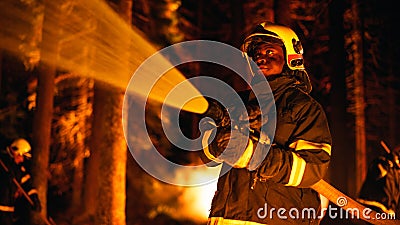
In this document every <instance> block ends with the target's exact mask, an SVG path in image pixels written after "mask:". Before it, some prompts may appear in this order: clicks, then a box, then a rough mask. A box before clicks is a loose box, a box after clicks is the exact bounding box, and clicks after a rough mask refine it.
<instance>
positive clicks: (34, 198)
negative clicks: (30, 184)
mask: <svg viewBox="0 0 400 225" xmlns="http://www.w3.org/2000/svg"><path fill="white" fill-rule="evenodd" d="M30 197H31V200H32V202H33V205H32V210H34V211H36V212H40V211H41V210H42V205H41V204H40V200H39V196H38V195H37V194H32V195H30Z"/></svg>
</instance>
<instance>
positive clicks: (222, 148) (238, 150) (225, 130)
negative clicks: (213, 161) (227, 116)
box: [210, 127, 252, 168]
mask: <svg viewBox="0 0 400 225" xmlns="http://www.w3.org/2000/svg"><path fill="white" fill-rule="evenodd" d="M248 141H249V139H248V136H246V135H245V134H243V133H242V132H240V131H239V130H237V129H232V130H231V128H230V127H221V128H218V130H217V134H216V137H215V140H214V141H213V143H212V144H211V147H210V153H211V154H212V155H213V156H214V157H216V158H218V159H219V160H221V161H224V162H225V163H227V164H229V165H230V166H233V167H238V168H244V167H246V164H245V165H243V164H240V162H238V160H239V159H240V158H241V157H242V156H243V155H244V154H245V152H246V147H247V144H248ZM250 151H252V149H250ZM249 154H250V156H251V154H252V152H250V153H249Z"/></svg>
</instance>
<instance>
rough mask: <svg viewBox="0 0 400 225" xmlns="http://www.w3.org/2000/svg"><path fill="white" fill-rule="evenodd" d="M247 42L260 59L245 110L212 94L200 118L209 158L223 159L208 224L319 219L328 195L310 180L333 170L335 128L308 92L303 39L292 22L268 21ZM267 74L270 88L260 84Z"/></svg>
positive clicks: (248, 52) (246, 49)
mask: <svg viewBox="0 0 400 225" xmlns="http://www.w3.org/2000/svg"><path fill="white" fill-rule="evenodd" d="M241 49H242V51H243V53H244V56H245V57H246V59H247V60H249V62H251V60H253V61H254V62H255V64H254V65H256V67H252V66H250V69H251V71H252V73H253V78H252V90H247V91H241V92H239V93H238V94H239V96H240V97H241V101H242V102H243V103H244V105H245V108H246V109H245V110H246V112H247V114H246V113H245V112H244V111H243V110H242V111H241V110H240V109H239V108H240V107H237V105H229V104H225V106H226V107H223V106H222V105H221V104H220V103H219V102H216V101H213V100H212V99H208V101H209V103H210V106H209V108H208V110H207V111H206V113H205V114H204V116H205V118H204V119H202V120H201V124H200V125H201V126H200V130H201V131H202V144H203V152H204V157H206V162H207V163H211V164H214V165H215V163H222V169H221V175H220V178H219V180H218V184H217V191H216V193H215V195H214V197H213V200H212V203H211V210H210V214H209V219H208V225H217V224H218V225H223V224H226V225H228V224H235V225H245V224H246V225H261V224H304V225H305V224H319V222H320V219H321V216H320V215H318V213H321V210H320V209H321V198H322V196H320V195H319V194H318V193H317V192H316V191H314V190H312V189H311V188H310V186H311V185H313V184H315V183H316V182H317V181H319V180H321V179H322V178H323V177H324V174H325V173H326V171H327V168H328V164H329V162H330V156H331V134H330V130H329V126H328V122H327V118H326V115H325V112H324V110H323V108H322V106H321V105H320V104H319V103H317V101H316V100H314V99H313V98H312V97H311V96H310V92H311V88H312V87H311V83H310V80H309V77H308V75H307V72H306V70H305V68H304V61H303V49H302V45H301V42H300V40H299V38H298V37H297V35H296V34H295V32H294V31H293V30H291V29H290V28H288V27H285V26H282V25H278V24H273V23H268V22H264V23H261V24H259V25H257V26H256V27H255V29H254V30H253V32H252V33H251V34H249V35H248V36H247V37H246V38H245V40H244V43H243V45H242V47H241ZM252 64H253V63H249V65H252ZM262 82H268V84H269V86H270V88H271V91H272V93H271V92H268V90H264V91H265V93H263V90H261V92H257V93H256V92H255V90H257V88H258V87H262V86H263V85H262ZM260 85H261V86H260ZM227 99H229V97H228V98H227ZM271 103H274V104H271ZM245 120H247V121H248V123H247V124H246V122H245ZM242 124H246V125H245V126H244V127H243V126H242ZM275 125H276V129H274V128H275ZM244 131H247V132H248V133H246V132H244ZM246 134H250V135H246ZM212 137H215V138H214V139H212ZM243 143H244V145H243ZM240 146H242V147H243V146H244V148H240ZM211 164H208V165H211ZM303 209H305V210H307V212H311V213H310V214H309V215H304V214H302V210H303ZM303 211H304V210H303ZM312 211H314V213H312ZM306 214H307V213H306Z"/></svg>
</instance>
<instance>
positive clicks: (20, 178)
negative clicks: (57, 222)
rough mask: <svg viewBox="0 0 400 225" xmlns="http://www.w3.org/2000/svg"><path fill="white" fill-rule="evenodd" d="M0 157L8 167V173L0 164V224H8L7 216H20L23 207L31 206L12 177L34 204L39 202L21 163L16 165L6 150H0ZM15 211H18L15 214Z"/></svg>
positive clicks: (27, 173) (28, 175)
mask: <svg viewBox="0 0 400 225" xmlns="http://www.w3.org/2000/svg"><path fill="white" fill-rule="evenodd" d="M0 159H1V160H2V162H3V163H4V165H5V166H6V168H7V169H8V173H7V172H6V171H5V169H4V168H3V167H2V166H0V224H1V223H4V224H8V223H7V222H4V221H3V220H5V221H8V220H9V218H12V217H15V218H16V217H17V216H21V215H20V214H21V213H22V212H21V211H22V210H24V208H26V207H27V208H29V209H30V208H31V206H30V205H29V203H28V202H27V201H26V199H25V198H24V196H23V195H22V194H21V193H20V192H19V191H18V188H17V186H16V185H15V184H14V182H13V178H15V179H16V181H17V182H19V184H20V185H21V187H22V188H23V189H24V190H25V192H26V193H27V194H28V195H29V196H30V197H31V199H32V200H33V201H34V203H35V204H39V206H38V207H40V203H39V202H38V196H37V190H36V189H35V188H33V187H32V178H31V175H30V174H29V171H27V169H26V168H25V167H24V166H23V165H17V164H15V163H14V161H13V159H12V158H11V157H10V155H9V154H8V153H7V152H5V151H4V152H3V151H2V152H0ZM16 211H18V213H17V214H15V213H16Z"/></svg>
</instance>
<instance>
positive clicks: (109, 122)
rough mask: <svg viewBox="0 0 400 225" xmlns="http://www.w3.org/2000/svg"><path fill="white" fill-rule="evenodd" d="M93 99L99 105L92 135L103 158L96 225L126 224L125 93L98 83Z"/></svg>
mask: <svg viewBox="0 0 400 225" xmlns="http://www.w3.org/2000/svg"><path fill="white" fill-rule="evenodd" d="M94 101H95V104H97V107H96V111H94V114H95V115H96V116H95V117H94V118H95V119H96V121H95V122H94V127H93V136H92V138H93V140H94V142H95V143H96V146H95V148H96V151H97V154H99V156H98V157H99V159H100V161H99V165H100V167H99V168H98V170H96V171H98V172H100V174H98V178H99V180H98V182H99V183H98V184H99V191H98V195H97V201H98V202H97V209H96V216H95V224H116V225H117V224H118V225H120V224H121V225H123V224H125V223H126V222H125V204H126V202H125V196H126V190H125V183H126V154H127V147H126V142H125V139H124V134H123V129H122V102H123V95H122V93H121V91H120V90H113V89H112V88H111V87H110V86H108V85H107V84H103V83H95V92H94ZM99 103H100V105H99ZM99 109H100V110H99Z"/></svg>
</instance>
